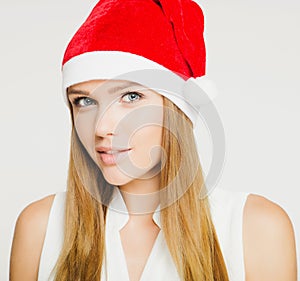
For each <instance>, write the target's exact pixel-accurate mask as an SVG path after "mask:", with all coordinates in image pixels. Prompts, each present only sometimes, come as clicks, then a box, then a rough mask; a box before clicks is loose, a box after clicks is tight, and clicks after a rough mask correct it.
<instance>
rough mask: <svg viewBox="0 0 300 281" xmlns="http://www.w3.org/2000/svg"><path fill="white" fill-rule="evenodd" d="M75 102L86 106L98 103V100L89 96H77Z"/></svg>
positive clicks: (77, 104) (76, 104) (79, 105)
mask: <svg viewBox="0 0 300 281" xmlns="http://www.w3.org/2000/svg"><path fill="white" fill-rule="evenodd" d="M73 103H74V105H75V106H77V107H86V106H89V105H93V104H96V102H95V101H94V100H93V99H91V98H89V97H77V98H75V99H74V101H73Z"/></svg>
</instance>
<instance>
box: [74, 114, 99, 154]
mask: <svg viewBox="0 0 300 281" xmlns="http://www.w3.org/2000/svg"><path fill="white" fill-rule="evenodd" d="M74 124H75V129H76V131H77V134H78V137H79V139H80V141H81V143H82V144H83V146H84V147H85V149H86V150H87V151H88V153H89V155H90V156H91V157H92V158H93V159H94V158H95V151H94V146H95V139H94V132H95V127H94V122H93V119H92V118H91V116H88V115H84V114H82V115H79V116H76V119H75V120H74Z"/></svg>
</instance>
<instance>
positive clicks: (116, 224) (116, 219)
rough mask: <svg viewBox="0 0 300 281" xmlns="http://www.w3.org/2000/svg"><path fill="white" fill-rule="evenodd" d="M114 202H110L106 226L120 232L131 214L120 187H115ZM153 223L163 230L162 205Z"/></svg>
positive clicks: (155, 212) (157, 210)
mask: <svg viewBox="0 0 300 281" xmlns="http://www.w3.org/2000/svg"><path fill="white" fill-rule="evenodd" d="M113 188H114V191H113V195H112V200H111V201H110V203H109V205H108V208H107V221H106V224H107V225H109V226H111V227H113V228H117V230H120V229H121V228H122V227H123V226H125V224H126V223H127V222H128V220H129V214H128V210H127V207H126V204H125V202H124V199H123V196H122V194H121V192H120V190H119V188H118V187H115V186H114V187H113ZM152 218H153V221H154V222H155V223H156V224H157V226H158V227H159V228H161V224H160V205H158V206H157V208H156V210H155V211H154V213H153V215H152Z"/></svg>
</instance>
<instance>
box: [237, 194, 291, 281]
mask: <svg viewBox="0 0 300 281" xmlns="http://www.w3.org/2000/svg"><path fill="white" fill-rule="evenodd" d="M243 232H244V234H243V238H244V258H245V270H246V281H297V262H296V246H295V235H294V230H293V226H292V223H291V221H290V219H289V217H288V215H287V214H286V212H285V211H284V210H283V209H282V208H281V207H280V206H278V205H277V204H275V203H273V202H271V201H269V200H268V199H266V198H264V197H262V196H258V195H252V194H251V195H249V197H248V200H247V203H246V206H245V210H244V226H243Z"/></svg>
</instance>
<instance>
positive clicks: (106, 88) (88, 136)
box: [68, 80, 163, 186]
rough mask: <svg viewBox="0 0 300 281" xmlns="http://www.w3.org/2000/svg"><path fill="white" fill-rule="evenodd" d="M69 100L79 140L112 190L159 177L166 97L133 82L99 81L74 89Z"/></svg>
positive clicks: (78, 85)
mask: <svg viewBox="0 0 300 281" xmlns="http://www.w3.org/2000/svg"><path fill="white" fill-rule="evenodd" d="M68 98H69V100H70V102H71V105H72V110H73V116H74V126H75V128H76V131H77V133H78V136H79V138H80V140H81V142H82V144H83V145H84V147H85V148H86V150H87V151H88V153H89V155H90V156H91V158H92V159H93V160H94V161H95V163H96V164H97V165H98V166H99V168H100V169H101V171H102V173H103V176H104V178H105V179H106V180H107V181H108V182H109V183H110V184H113V185H118V186H122V185H125V184H127V183H129V182H130V181H132V180H134V179H137V178H138V179H148V178H151V177H153V176H154V175H156V174H158V173H159V171H160V159H161V138H162V123H163V98H162V96H161V95H159V94H157V93H156V92H154V91H152V90H150V89H147V88H145V87H143V86H141V85H139V84H136V83H133V82H130V81H120V80H93V81H88V82H83V83H79V84H76V85H73V86H71V87H69V88H68Z"/></svg>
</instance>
